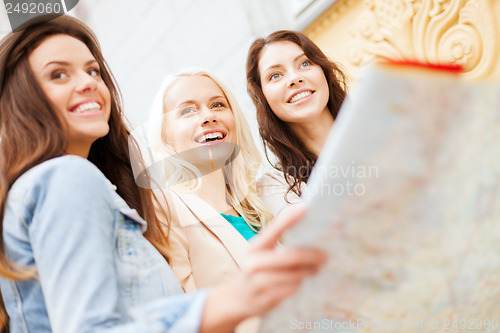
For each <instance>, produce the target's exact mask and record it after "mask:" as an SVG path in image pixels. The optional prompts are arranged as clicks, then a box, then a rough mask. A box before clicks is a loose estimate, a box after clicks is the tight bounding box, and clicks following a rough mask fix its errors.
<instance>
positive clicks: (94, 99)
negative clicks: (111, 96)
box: [68, 98, 102, 115]
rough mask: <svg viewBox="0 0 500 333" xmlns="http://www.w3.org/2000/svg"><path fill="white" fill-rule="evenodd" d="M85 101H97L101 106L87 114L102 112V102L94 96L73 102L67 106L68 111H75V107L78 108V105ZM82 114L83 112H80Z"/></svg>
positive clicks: (85, 102)
mask: <svg viewBox="0 0 500 333" xmlns="http://www.w3.org/2000/svg"><path fill="white" fill-rule="evenodd" d="M87 103H97V104H99V106H100V107H101V108H100V110H99V111H93V112H88V113H89V114H95V113H101V112H102V102H100V101H98V100H97V99H96V98H86V99H84V100H81V101H79V102H78V103H75V104H73V105H71V106H70V107H69V108H68V111H69V112H72V113H73V111H75V110H76V108H78V107H79V106H80V105H82V104H87ZM83 114H85V113H82V115H83Z"/></svg>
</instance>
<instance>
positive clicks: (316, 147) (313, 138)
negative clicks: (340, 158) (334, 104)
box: [290, 108, 334, 156]
mask: <svg viewBox="0 0 500 333" xmlns="http://www.w3.org/2000/svg"><path fill="white" fill-rule="evenodd" d="M333 122H334V119H333V116H332V114H331V113H330V111H329V110H328V108H325V109H324V110H323V112H321V114H320V115H319V116H318V117H317V118H315V119H311V120H310V121H307V122H303V123H300V124H290V128H291V130H292V131H293V132H294V133H295V135H297V137H298V138H299V139H300V140H301V141H302V142H303V143H304V145H305V146H306V147H307V149H309V150H310V151H311V152H312V153H314V154H315V155H316V156H319V153H320V152H321V149H323V146H324V145H325V142H326V138H327V137H328V133H330V129H331V128H332V126H333Z"/></svg>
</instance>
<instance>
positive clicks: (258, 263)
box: [243, 248, 327, 272]
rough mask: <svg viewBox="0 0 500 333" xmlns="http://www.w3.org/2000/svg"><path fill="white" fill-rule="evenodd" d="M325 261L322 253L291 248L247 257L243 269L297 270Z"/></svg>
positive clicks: (254, 270) (252, 270)
mask: <svg viewBox="0 0 500 333" xmlns="http://www.w3.org/2000/svg"><path fill="white" fill-rule="evenodd" d="M326 261H327V256H326V254H325V253H324V252H323V251H320V250H318V249H313V248H291V249H277V250H274V251H265V252H262V253H259V254H256V255H253V256H249V257H248V259H247V261H246V263H245V266H244V267H243V269H245V270H247V271H249V272H259V271H264V270H283V269H298V268H301V267H311V266H317V267H319V266H321V265H323V264H325V263H326Z"/></svg>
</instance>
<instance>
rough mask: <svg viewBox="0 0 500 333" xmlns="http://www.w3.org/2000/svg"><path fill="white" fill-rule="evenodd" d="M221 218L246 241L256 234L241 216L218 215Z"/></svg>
mask: <svg viewBox="0 0 500 333" xmlns="http://www.w3.org/2000/svg"><path fill="white" fill-rule="evenodd" d="M220 215H222V217H223V218H225V219H226V220H227V221H228V222H229V223H231V225H232V226H233V227H234V228H235V229H236V230H237V231H238V232H239V233H240V234H241V235H242V236H243V237H244V238H245V239H246V240H249V239H250V238H252V237H253V236H255V235H256V232H255V231H253V230H252V228H250V227H249V226H248V224H247V223H246V222H245V219H244V218H243V217H241V216H234V215H227V214H223V213H220Z"/></svg>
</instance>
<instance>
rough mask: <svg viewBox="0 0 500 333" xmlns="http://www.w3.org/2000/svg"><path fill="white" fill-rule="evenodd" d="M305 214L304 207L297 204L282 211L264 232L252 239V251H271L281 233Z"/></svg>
mask: <svg viewBox="0 0 500 333" xmlns="http://www.w3.org/2000/svg"><path fill="white" fill-rule="evenodd" d="M305 213H306V208H305V205H303V204H297V205H294V206H291V207H290V208H288V209H287V210H285V211H283V212H282V213H281V214H280V215H279V216H278V217H277V218H275V219H273V220H272V221H271V222H270V223H269V224H268V225H267V226H266V228H264V230H263V231H262V232H261V233H260V234H258V235H257V236H255V237H253V239H252V241H251V246H252V248H254V249H271V248H273V247H274V246H276V243H277V242H278V241H279V240H280V238H281V237H282V236H283V233H284V232H285V231H286V230H288V229H289V228H290V227H292V226H293V225H294V224H295V223H297V222H298V221H300V220H301V219H302V218H303V217H304V215H305Z"/></svg>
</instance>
